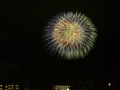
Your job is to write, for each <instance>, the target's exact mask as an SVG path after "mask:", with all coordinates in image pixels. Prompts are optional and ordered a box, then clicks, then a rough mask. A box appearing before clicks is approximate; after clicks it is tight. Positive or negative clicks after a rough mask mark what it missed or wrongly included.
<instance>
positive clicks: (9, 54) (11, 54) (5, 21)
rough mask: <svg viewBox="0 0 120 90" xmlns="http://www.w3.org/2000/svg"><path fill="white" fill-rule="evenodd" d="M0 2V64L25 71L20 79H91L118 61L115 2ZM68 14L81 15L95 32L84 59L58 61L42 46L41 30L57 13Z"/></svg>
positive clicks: (118, 22)
mask: <svg viewBox="0 0 120 90" xmlns="http://www.w3.org/2000/svg"><path fill="white" fill-rule="evenodd" d="M0 2H1V3H0V61H1V62H3V61H6V62H9V63H17V64H19V65H20V67H21V69H22V70H21V71H22V72H27V73H24V74H22V76H25V77H27V76H30V77H36V75H37V77H39V76H40V78H41V79H43V80H44V79H46V78H48V79H50V80H52V79H51V78H54V79H56V78H61V79H62V78H63V77H64V78H67V77H68V76H69V77H68V78H71V79H72V78H73V79H74V77H77V76H80V75H87V76H89V75H91V76H94V75H96V74H98V72H99V73H101V71H102V72H106V71H109V68H111V66H110V65H112V63H114V62H116V61H119V60H120V55H119V51H120V47H119V46H120V43H119V42H120V39H119V37H120V36H119V35H120V28H119V25H120V14H119V12H120V9H119V5H120V3H119V0H14V1H13V0H1V1H0ZM68 11H72V12H74V13H75V12H76V11H77V12H82V13H84V14H85V15H86V16H88V17H89V18H90V19H91V20H92V22H93V23H94V24H95V26H96V28H97V30H98V32H97V34H98V38H97V39H96V43H95V44H94V49H92V50H91V52H90V53H89V55H87V56H86V57H85V58H84V59H78V60H64V59H61V58H59V59H58V58H57V56H52V55H50V53H49V52H47V50H46V48H45V47H44V46H45V45H44V44H45V43H43V39H42V36H43V33H42V31H43V28H44V27H45V26H46V24H47V22H48V21H49V20H50V19H51V18H52V17H53V16H55V15H57V14H59V13H60V12H68ZM118 63H119V62H118ZM95 71H96V72H95ZM28 73H31V74H28Z"/></svg>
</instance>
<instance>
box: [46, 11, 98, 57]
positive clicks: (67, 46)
mask: <svg viewBox="0 0 120 90" xmlns="http://www.w3.org/2000/svg"><path fill="white" fill-rule="evenodd" d="M44 31H45V34H44V37H45V40H46V41H47V46H48V49H49V50H51V51H52V52H53V53H55V54H58V55H59V56H61V57H63V58H65V59H77V58H83V57H85V56H86V55H87V54H88V52H89V51H90V50H91V49H92V48H93V43H94V42H95V39H96V37H97V34H96V28H95V27H94V25H93V23H92V22H91V20H90V19H89V18H88V17H86V16H85V15H84V14H81V13H76V14H73V13H72V12H68V13H60V14H59V15H57V16H55V17H54V18H53V19H51V20H50V22H49V23H48V25H47V26H46V28H45V30H44Z"/></svg>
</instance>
